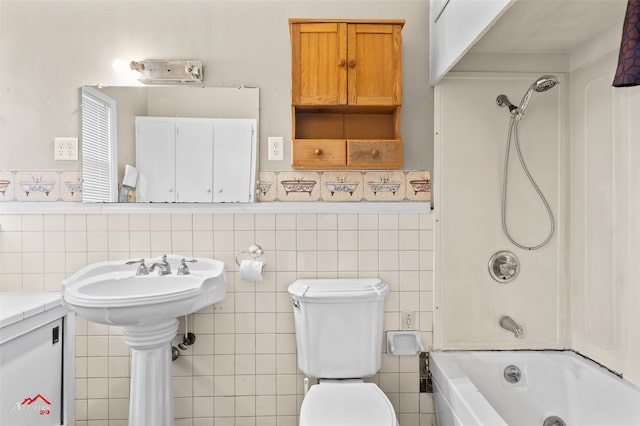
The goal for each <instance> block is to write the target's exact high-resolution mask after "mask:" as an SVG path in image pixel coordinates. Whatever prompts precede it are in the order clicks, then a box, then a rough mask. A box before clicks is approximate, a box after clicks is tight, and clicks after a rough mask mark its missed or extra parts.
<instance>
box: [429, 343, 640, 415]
mask: <svg viewBox="0 0 640 426" xmlns="http://www.w3.org/2000/svg"><path fill="white" fill-rule="evenodd" d="M429 356H430V359H431V362H430V368H431V372H432V378H433V390H434V397H435V402H436V416H437V421H438V426H543V425H546V426H562V425H566V426H638V425H640V389H639V388H638V387H636V386H634V385H632V384H631V383H629V382H627V381H625V380H623V379H621V378H619V377H618V376H616V375H615V374H612V373H610V372H609V371H608V370H606V369H605V368H603V367H601V366H599V365H597V364H596V363H594V362H592V361H589V360H587V359H585V358H583V357H581V356H580V355H577V354H575V353H573V352H570V351H444V352H442V351H436V352H431V353H430V354H429ZM508 366H515V367H517V368H518V369H519V370H520V372H521V378H520V381H519V382H517V383H509V382H508V381H507V380H506V379H505V375H504V371H505V368H507V367H508ZM554 416H555V418H559V419H561V420H562V421H563V422H564V423H561V422H559V421H557V422H554V421H553V420H554ZM547 419H549V420H547ZM545 420H547V423H546V424H545Z"/></svg>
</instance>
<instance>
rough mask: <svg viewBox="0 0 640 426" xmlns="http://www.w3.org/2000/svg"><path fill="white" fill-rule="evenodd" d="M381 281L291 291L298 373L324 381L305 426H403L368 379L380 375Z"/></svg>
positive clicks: (308, 402)
mask: <svg viewBox="0 0 640 426" xmlns="http://www.w3.org/2000/svg"><path fill="white" fill-rule="evenodd" d="M388 293H389V286H388V285H387V284H386V283H385V282H384V281H382V280H380V279H377V278H369V279H316V280H312V279H303V280H297V281H296V282H294V283H293V284H291V285H290V286H289V294H290V296H291V302H292V304H293V316H294V321H295V327H296V347H297V354H298V368H299V369H300V371H302V372H303V373H304V374H305V375H306V376H307V377H313V378H317V379H319V383H318V384H317V385H314V386H311V388H310V389H309V391H308V392H307V394H306V396H305V398H304V400H303V401H302V406H301V408H300V426H397V425H398V421H397V419H396V414H395V411H394V409H393V406H392V405H391V402H390V401H389V399H388V398H387V396H386V395H385V394H384V392H382V390H381V389H380V388H379V387H378V386H377V385H376V384H374V383H366V382H364V380H363V379H362V378H364V377H369V376H373V375H374V374H376V373H377V372H378V370H380V365H381V358H382V351H381V348H382V337H383V332H384V327H383V324H384V321H383V313H384V298H385V297H386V296H387V294H388Z"/></svg>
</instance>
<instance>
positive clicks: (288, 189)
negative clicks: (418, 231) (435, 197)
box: [0, 170, 431, 202]
mask: <svg viewBox="0 0 640 426" xmlns="http://www.w3.org/2000/svg"><path fill="white" fill-rule="evenodd" d="M258 200H259V201H261V202H271V201H283V202H287V201H294V202H301V201H329V202H354V201H431V172H430V171H426V170H423V171H418V170H391V171H389V170H373V171H352V170H347V171H339V170H330V171H309V170H304V171H280V172H260V175H259V182H258ZM3 201H26V202H28V201H78V202H80V201H82V172H81V171H79V170H0V202H3Z"/></svg>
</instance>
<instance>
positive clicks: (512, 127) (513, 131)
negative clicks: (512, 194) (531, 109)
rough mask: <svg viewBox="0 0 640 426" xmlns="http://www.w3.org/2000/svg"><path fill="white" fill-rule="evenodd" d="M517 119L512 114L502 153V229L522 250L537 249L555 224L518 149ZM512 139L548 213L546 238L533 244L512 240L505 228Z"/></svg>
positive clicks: (546, 240) (547, 204)
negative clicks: (504, 148)
mask: <svg viewBox="0 0 640 426" xmlns="http://www.w3.org/2000/svg"><path fill="white" fill-rule="evenodd" d="M519 121H520V120H519V118H518V117H517V115H512V116H511V120H510V122H509V133H508V136H507V149H506V152H505V155H504V175H503V179H502V230H503V231H504V235H505V236H506V237H507V239H508V240H509V241H510V242H511V243H512V244H514V245H515V246H516V247H519V248H521V249H523V250H537V249H539V248H542V247H544V246H545V245H547V243H548V242H549V241H551V238H552V237H553V233H554V232H555V228H556V224H555V220H554V218H553V212H552V211H551V207H550V206H549V203H548V202H547V199H546V198H545V197H544V194H543V193H542V191H541V190H540V188H539V187H538V185H537V184H536V181H535V180H534V179H533V176H531V173H529V169H528V168H527V164H526V163H525V161H524V157H523V156H522V152H521V151H520V142H519V141H518V122H519ZM512 139H513V141H514V145H515V147H516V153H517V154H518V159H519V160H520V165H521V166H522V170H523V171H524V174H525V175H526V176H527V178H528V179H529V182H531V186H533V188H534V189H535V190H536V192H537V193H538V196H539V197H540V199H541V200H542V203H543V204H544V207H545V208H546V209H547V214H548V215H549V222H550V228H549V235H547V238H546V239H545V240H544V241H543V242H541V243H540V244H538V245H535V246H525V245H523V244H520V243H518V242H517V241H516V240H514V239H513V238H512V237H511V234H510V233H509V229H508V228H507V182H508V176H509V173H508V172H509V151H510V149H511V140H512Z"/></svg>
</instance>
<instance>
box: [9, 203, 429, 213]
mask: <svg viewBox="0 0 640 426" xmlns="http://www.w3.org/2000/svg"><path fill="white" fill-rule="evenodd" d="M431 212H432V210H431V203H430V202H417V201H412V202H362V201H361V202H353V203H351V202H321V201H317V202H272V203H269V202H263V203H220V204H197V203H180V204H177V203H176V204H174V203H157V204H134V203H131V204H127V203H122V204H120V203H104V204H100V203H98V204H93V203H91V204H83V203H75V202H55V203H51V202H12V201H10V202H3V203H0V215H2V214H35V213H58V214H60V213H67V214H83V213H253V214H259V213H431Z"/></svg>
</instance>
